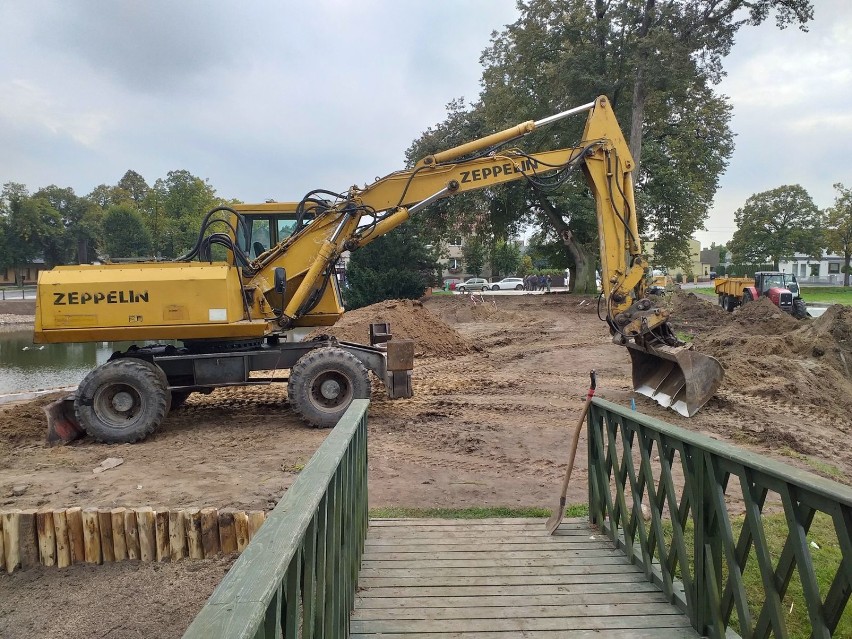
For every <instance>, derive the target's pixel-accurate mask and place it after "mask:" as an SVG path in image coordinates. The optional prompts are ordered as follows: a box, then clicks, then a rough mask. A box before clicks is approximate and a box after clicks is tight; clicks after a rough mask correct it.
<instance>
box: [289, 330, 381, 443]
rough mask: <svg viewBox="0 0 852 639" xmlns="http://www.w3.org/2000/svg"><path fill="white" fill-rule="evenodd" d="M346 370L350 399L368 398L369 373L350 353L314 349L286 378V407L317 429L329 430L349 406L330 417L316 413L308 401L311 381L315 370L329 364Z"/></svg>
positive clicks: (336, 349)
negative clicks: (351, 392)
mask: <svg viewBox="0 0 852 639" xmlns="http://www.w3.org/2000/svg"><path fill="white" fill-rule="evenodd" d="M332 363H334V364H337V365H338V366H344V367H349V368H350V371H348V372H347V376H348V377H350V383H351V384H352V387H353V394H352V398H353V399H369V397H370V374H369V372H368V371H367V369H366V367H365V366H364V364H362V363H361V360H359V359H358V358H357V357H355V356H354V355H353V354H352V353H349V352H348V351H345V350H343V349H341V348H336V347H333V346H332V347H323V348H317V349H314V350H312V351H310V352H309V353H307V354H305V355H303V356H302V357H301V358H300V359H299V361H298V362H296V364H295V365H294V366H293V368H292V369H291V370H290V379H289V381H288V382H287V398H288V400H289V401H290V407H291V408H292V409H293V412H295V413H296V414H297V415H298V416H299V417H300V418H301V419H302V420H303V421H305V422H307V423H308V424H310V425H311V426H314V427H318V428H332V427H333V426H334V425H335V424H337V422H338V421H339V419H340V416H342V415H343V413H344V412H346V409H347V408H349V405H348V404H347V406H345V407H343V409H342V410H341V411H339V415H336V416H331V415H330V414H329V413H324V412H320V411H318V410H316V409H315V408H314V406H313V404H312V402H311V400H310V399H309V398H308V397H309V394H310V388H307V386H308V385H309V384H310V381H311V378H312V377H314V376H315V375H316V374H317V372H315V371H316V370H317V369H320V370H321V369H322V367H323V366H327V365H329V364H332Z"/></svg>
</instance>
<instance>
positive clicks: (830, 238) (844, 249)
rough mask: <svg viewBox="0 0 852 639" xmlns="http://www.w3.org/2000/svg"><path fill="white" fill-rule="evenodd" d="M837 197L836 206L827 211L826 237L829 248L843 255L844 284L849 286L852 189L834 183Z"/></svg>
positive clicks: (851, 255)
mask: <svg viewBox="0 0 852 639" xmlns="http://www.w3.org/2000/svg"><path fill="white" fill-rule="evenodd" d="M834 188H835V190H836V191H837V197H836V198H835V199H834V206H832V207H831V208H829V209H828V210H827V211H826V219H825V239H826V244H827V248H828V250H830V251H831V252H832V253H837V254H840V255H843V286H849V271H850V265H849V263H850V261H852V190H850V189H847V188H846V187H845V186H843V184H841V183H839V182H838V183H837V184H835V185H834Z"/></svg>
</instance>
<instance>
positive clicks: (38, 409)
mask: <svg viewBox="0 0 852 639" xmlns="http://www.w3.org/2000/svg"><path fill="white" fill-rule="evenodd" d="M67 394H68V393H51V394H49V395H44V396H42V397H39V398H37V399H33V400H29V401H25V402H21V403H15V404H10V405H8V406H0V449H2V448H3V447H4V446H5V445H9V444H19V443H22V442H25V441H33V440H38V441H43V440H45V438H46V437H47V418H46V417H45V415H44V410H43V407H44V406H47V405H48V404H49V403H51V402H52V401H54V400H55V399H59V398H60V397H64V396H65V395H67Z"/></svg>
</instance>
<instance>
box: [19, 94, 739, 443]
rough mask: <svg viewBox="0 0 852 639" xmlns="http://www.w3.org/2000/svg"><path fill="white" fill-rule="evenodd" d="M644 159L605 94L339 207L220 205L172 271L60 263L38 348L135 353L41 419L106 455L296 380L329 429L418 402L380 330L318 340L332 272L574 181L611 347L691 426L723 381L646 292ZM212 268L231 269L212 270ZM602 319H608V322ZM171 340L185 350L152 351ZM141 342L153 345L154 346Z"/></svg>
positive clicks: (294, 391)
mask: <svg viewBox="0 0 852 639" xmlns="http://www.w3.org/2000/svg"><path fill="white" fill-rule="evenodd" d="M581 113H587V119H586V124H585V129H584V132H583V135H582V139H581V140H580V141H579V143H578V144H577V145H576V146H574V147H572V148H565V149H557V150H551V151H539V152H531V153H527V152H524V151H523V150H521V149H520V148H518V147H517V146H515V143H516V142H517V141H519V140H520V139H521V138H523V137H524V136H526V135H528V134H529V133H531V132H533V131H535V130H537V129H540V128H541V127H544V126H548V125H551V124H553V123H554V122H557V121H559V120H562V119H563V118H567V117H569V116H572V115H576V114H581ZM633 168H634V162H633V158H632V157H631V155H630V151H629V150H628V147H627V143H626V141H625V139H624V136H623V134H622V132H621V129H620V127H619V126H618V123H617V121H616V118H615V116H614V114H613V111H612V107H611V105H610V103H609V101H608V99H607V98H606V97H603V96H602V97H599V98H597V100H595V101H594V102H590V103H588V104H585V105H582V106H580V107H577V108H574V109H570V110H567V111H564V112H562V113H559V114H556V115H553V116H550V117H547V118H544V119H542V120H538V121H532V120H530V121H527V122H524V123H522V124H519V125H517V126H514V127H511V128H509V129H506V130H504V131H500V132H498V133H494V134H492V135H488V136H485V137H483V138H481V139H478V140H475V141H472V142H468V143H466V144H463V145H461V146H458V147H455V148H452V149H449V150H446V151H443V152H440V153H436V154H434V155H430V156H428V157H425V158H423V159H422V160H420V161H419V162H418V163H417V164H416V165H415V166H414V168H412V169H407V170H402V171H397V172H395V173H391V174H390V175H387V176H385V177H383V178H380V179H378V180H377V181H375V182H373V183H372V184H369V185H367V186H365V187H363V188H359V187H355V186H353V187H351V188H350V189H349V190H348V191H347V192H345V193H335V192H331V191H324V190H316V191H311V192H310V193H308V194H307V195H306V196H305V197H304V198H303V199H302V200H301V201H299V202H293V203H278V202H272V203H266V204H257V205H239V206H235V207H232V208H231V207H219V208H217V209H214V210H213V211H211V212H210V213H208V214H207V216H206V217H205V218H204V222H203V223H202V227H201V229H200V232H199V236H198V241H197V243H196V245H195V246H194V247H193V248H192V249H191V250H190V251H189V252H188V253H187V254H186V255H183V256H181V257H179V258H177V259H176V260H174V261H171V262H163V261H155V262H143V263H122V264H97V265H79V266H60V267H56V268H54V269H52V270H50V271H46V272H42V273H40V276H39V282H38V293H37V302H36V325H35V338H34V341H35V342H36V343H58V342H65V343H67V342H91V341H112V340H122V341H139V342H142V344H143V345H141V346H133V347H131V348H129V349H127V350H125V351H123V352H116V353H114V354H113V355H112V357H111V358H110V360H109V361H108V362H106V363H104V364H102V365H101V366H98V367H97V368H95V369H94V370H92V371H91V372H90V373H89V374H88V375H87V376H86V377H85V378H84V379H83V381H82V382H81V383H80V385H79V387H78V388H77V390H76V392H75V393H74V394H73V395H72V396H69V397H66V398H65V399H63V400H60V401H58V402H55V403H54V405H52V406H51V408H50V409H49V410H48V421H49V426H50V428H49V433H50V438H51V439H54V440H55V439H61V440H66V441H67V440H69V439H71V438H73V437H75V436H77V435H79V434H82V432H83V431H85V432H86V433H88V434H89V435H90V436H92V437H94V438H96V439H98V440H100V441H105V442H133V441H138V440H140V439H142V438H144V437H145V436H147V435H148V434H149V433H151V432H152V431H153V430H154V429H156V428H157V426H158V425H159V424H160V423H161V422H162V421H163V419H164V418H165V416H166V414H167V413H168V411H169V410H170V408H171V407H175V406H177V405H178V404H179V403H181V402H182V401H184V400H185V399H186V397H187V395H189V393H192V392H210V391H211V390H212V389H214V388H217V387H222V386H236V385H249V384H267V383H271V382H272V381H283V380H284V377H282V376H280V375H279V376H278V377H276V375H273V376H272V377H257V376H255V375H252V373H253V372H257V371H275V372H276V374H277V372H278V371H289V375H288V377H287V378H286V379H287V383H288V400H289V403H290V405H291V407H292V408H293V409H294V410H295V411H296V412H297V413H298V414H299V415H300V416H301V417H302V418H303V419H305V420H306V421H307V422H309V423H310V424H313V425H317V426H332V425H334V424H335V423H336V422H337V420H338V419H339V418H340V416H341V415H342V414H343V412H344V411H345V410H346V408H347V407H348V406H349V404H350V402H351V401H352V399H353V398H357V397H369V394H370V378H369V373H368V371H372V372H373V373H374V374H375V375H376V377H377V378H378V379H379V380H381V381H382V382H384V384H385V386H386V388H387V392H388V395H389V397H391V398H404V397H411V395H412V389H411V370H412V368H413V365H414V348H413V344H412V343H411V342H410V341H407V340H395V339H393V338H392V335H391V332H390V327H388V326H387V325H373V326H371V327H370V329H371V330H370V335H371V339H370V342H371V343H370V344H369V345H363V344H354V343H348V342H342V341H337V340H336V339H334V338H332V337H325V338H321V339H318V340H313V341H307V342H305V341H297V340H298V338H299V337H300V336H302V335H304V334H305V333H306V332H307V331H309V330H311V329H314V328H316V327H321V326H331V325H333V324H334V323H335V322H336V321H337V320H338V319H339V318H340V316H341V315H342V314H343V312H344V308H343V304H342V300H341V296H340V288H339V283H338V277H337V274H336V268H335V265H336V263H337V262H338V259H339V258H340V256H341V254H342V253H344V252H345V251H353V250H357V249H358V248H360V247H362V246H364V245H366V244H368V243H369V242H371V241H372V240H374V239H376V238H378V237H380V236H382V235H384V234H385V233H388V232H389V231H391V230H393V229H394V228H396V227H397V226H399V225H400V224H402V223H403V222H405V221H406V220H408V219H409V218H410V217H411V216H412V215H415V214H417V213H418V212H419V211H421V210H423V209H425V208H427V207H428V206H429V205H430V204H432V203H434V202H436V201H437V200H440V199H442V198H445V197H450V196H453V195H456V194H459V193H464V192H466V191H471V190H475V189H482V188H487V187H491V186H494V185H497V184H501V183H505V182H510V181H513V180H527V181H528V182H529V183H531V184H532V185H533V186H536V187H537V188H539V189H543V190H544V189H547V188H548V187H549V186H553V185H557V186H558V185H559V184H561V183H562V182H563V181H564V179H565V178H566V177H567V176H568V174H569V173H570V172H572V171H574V170H576V169H580V170H582V171H583V173H584V174H585V177H586V180H587V182H588V185H589V187H590V189H591V191H592V193H593V194H594V198H595V201H596V210H597V219H598V230H599V236H600V259H601V273H602V278H601V280H602V288H603V291H602V294H601V298H600V300H599V308H605V317H602V319H605V321H606V322H607V324H608V326H609V329H610V332H611V334H612V335H613V340H614V341H615V343H617V344H619V345H623V346H626V347H628V351H629V353H630V355H631V359H632V364H633V383H634V387H635V389H636V390H637V391H638V392H640V393H642V394H645V395H647V396H650V397H653V398H654V399H656V400H657V401H658V402H659V403H661V404H662V405H664V406H670V407H671V408H673V409H674V410H676V411H678V412H679V413H681V414H683V415H688V416H691V415H692V414H694V413H695V412H696V411H697V410H698V409H699V408H700V407H701V406H703V405H704V403H705V402H706V401H707V400H708V399H709V398H710V397H712V395H713V394H714V393H715V391H716V389H717V388H718V386H719V384H720V383H721V380H722V377H723V371H722V367H721V366H720V365H719V363H718V361H716V360H715V359H713V358H712V357H708V356H705V355H702V354H700V353H697V352H695V351H693V350H691V348H690V347H689V346H687V345H685V344H683V343H681V342H680V341H678V339H677V338H676V337H675V335H674V333H673V331H672V330H671V328H670V326H669V324H668V312H667V311H666V310H665V309H662V308H658V307H656V306H655V305H654V303H653V302H652V301H650V300H649V299H647V298H646V296H645V282H646V278H645V271H646V268H647V264H646V263H645V260H644V258H643V257H642V249H641V242H640V239H639V232H638V226H637V212H636V206H635V203H634V198H633V180H632V171H633ZM217 254H219V255H221V256H223V258H222V259H220V260H219V261H216V259H214V258H215V257H216V256H217ZM599 315H600V313H599ZM156 340H168V341H173V342H177V344H178V345H175V344H156V343H155V344H150V342H151V341H156ZM146 343H147V345H144V344H146Z"/></svg>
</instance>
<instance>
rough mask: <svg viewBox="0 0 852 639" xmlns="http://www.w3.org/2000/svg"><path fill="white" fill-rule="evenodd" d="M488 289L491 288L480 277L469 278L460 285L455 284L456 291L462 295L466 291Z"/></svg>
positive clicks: (486, 281)
mask: <svg viewBox="0 0 852 639" xmlns="http://www.w3.org/2000/svg"><path fill="white" fill-rule="evenodd" d="M489 288H491V285H490V284H489V283H488V280H486V279H483V278H481V277H471V278H470V279H469V280H467V281H465V282H462V283H461V284H456V290H457V291H461V292H462V293H464V292H466V291H487V290H488V289H489Z"/></svg>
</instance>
